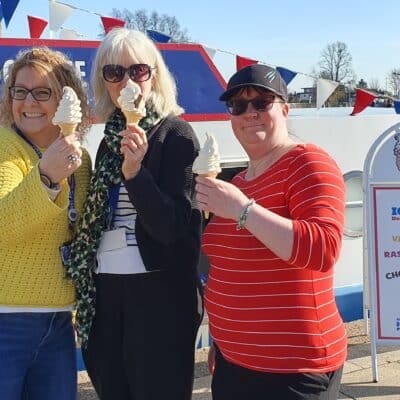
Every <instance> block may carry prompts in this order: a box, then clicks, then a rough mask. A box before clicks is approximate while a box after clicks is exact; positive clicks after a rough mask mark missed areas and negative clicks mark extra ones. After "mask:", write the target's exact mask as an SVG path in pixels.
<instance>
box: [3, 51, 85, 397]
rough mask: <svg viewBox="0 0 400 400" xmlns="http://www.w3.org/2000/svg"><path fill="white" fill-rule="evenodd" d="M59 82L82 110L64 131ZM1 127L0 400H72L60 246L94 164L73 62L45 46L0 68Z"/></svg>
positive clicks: (70, 289)
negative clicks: (71, 129) (84, 143)
mask: <svg viewBox="0 0 400 400" xmlns="http://www.w3.org/2000/svg"><path fill="white" fill-rule="evenodd" d="M64 86H69V87H71V88H72V89H73V90H74V91H75V92H76V93H77V95H78V98H79V99H80V101H81V107H82V116H83V118H82V122H81V123H80V124H79V125H78V127H77V131H76V132H75V133H74V134H71V135H69V136H65V137H64V136H63V135H62V134H61V133H60V128H59V127H58V126H56V125H53V123H52V119H53V117H54V114H55V112H56V110H57V106H58V103H59V100H60V99H61V97H62V92H63V87H64ZM0 125H1V128H0V218H1V220H2V226H3V229H2V230H1V231H0V258H1V263H0V275H1V278H2V279H1V282H0V371H1V372H0V398H1V399H8V400H20V399H22V398H24V399H25V398H29V399H30V400H39V399H40V400H54V399H62V400H75V399H76V396H77V388H76V359H75V354H76V353H75V341H74V332H73V328H72V322H71V311H72V309H73V308H74V303H75V289H74V286H73V284H72V283H71V281H69V280H67V279H65V271H64V268H63V265H62V261H61V257H60V247H61V246H63V244H65V243H66V242H68V241H70V240H71V239H72V237H73V234H74V229H75V228H74V227H75V222H76V217H77V216H79V215H80V213H81V211H82V207H83V201H84V199H85V195H86V191H87V188H88V184H89V179H90V170H91V165H90V158H89V155H88V153H87V152H86V151H84V150H82V149H81V147H80V139H81V138H82V135H84V134H85V133H86V131H87V129H88V127H89V111H88V106H87V98H86V95H85V91H84V86H83V83H82V81H81V80H80V78H79V76H78V74H77V71H76V70H75V69H74V67H73V66H72V63H71V62H70V60H68V59H67V58H66V57H65V56H64V55H63V54H62V53H60V52H57V51H52V50H50V49H48V48H32V49H29V50H24V51H22V52H20V53H19V54H18V56H17V58H16V60H15V61H14V63H13V64H12V65H11V66H10V67H9V68H8V71H7V73H6V79H5V82H4V85H3V88H2V99H1V101H0Z"/></svg>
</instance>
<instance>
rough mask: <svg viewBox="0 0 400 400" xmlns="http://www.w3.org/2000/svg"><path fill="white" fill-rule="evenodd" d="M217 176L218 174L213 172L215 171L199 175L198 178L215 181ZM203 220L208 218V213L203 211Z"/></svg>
mask: <svg viewBox="0 0 400 400" xmlns="http://www.w3.org/2000/svg"><path fill="white" fill-rule="evenodd" d="M217 175H218V172H215V171H210V172H207V173H206V174H199V176H202V177H203V178H213V179H215V178H216V177H217ZM204 218H205V219H208V218H210V212H209V211H207V210H204Z"/></svg>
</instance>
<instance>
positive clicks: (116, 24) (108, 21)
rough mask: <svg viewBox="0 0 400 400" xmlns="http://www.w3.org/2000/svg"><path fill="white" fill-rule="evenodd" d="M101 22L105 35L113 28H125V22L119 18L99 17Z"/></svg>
mask: <svg viewBox="0 0 400 400" xmlns="http://www.w3.org/2000/svg"><path fill="white" fill-rule="evenodd" d="M100 18H101V22H102V23H103V27H104V32H105V33H106V35H107V33H108V32H110V31H111V29H113V28H122V27H124V26H125V21H124V20H123V19H119V18H113V17H100Z"/></svg>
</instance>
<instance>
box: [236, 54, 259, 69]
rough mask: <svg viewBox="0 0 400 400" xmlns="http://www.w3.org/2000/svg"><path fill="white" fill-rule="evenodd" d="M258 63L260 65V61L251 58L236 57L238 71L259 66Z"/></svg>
mask: <svg viewBox="0 0 400 400" xmlns="http://www.w3.org/2000/svg"><path fill="white" fill-rule="evenodd" d="M257 63H258V61H256V60H252V59H251V58H244V57H240V56H236V71H239V69H242V68H244V67H247V66H248V65H252V64H257Z"/></svg>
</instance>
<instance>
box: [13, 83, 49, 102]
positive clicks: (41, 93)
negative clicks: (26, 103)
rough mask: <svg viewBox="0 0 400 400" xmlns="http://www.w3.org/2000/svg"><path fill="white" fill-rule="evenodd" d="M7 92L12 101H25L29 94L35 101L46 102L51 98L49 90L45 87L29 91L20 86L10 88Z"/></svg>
mask: <svg viewBox="0 0 400 400" xmlns="http://www.w3.org/2000/svg"><path fill="white" fill-rule="evenodd" d="M8 90H9V92H10V96H11V98H13V99H14V100H25V99H26V97H27V96H28V94H29V93H30V94H31V95H32V97H33V98H34V99H35V100H36V101H47V100H49V99H50V97H51V89H50V88H45V87H36V88H33V89H30V90H29V89H27V88H24V87H22V86H11V87H10V88H9V89H8Z"/></svg>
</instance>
